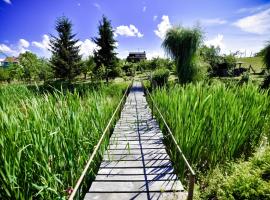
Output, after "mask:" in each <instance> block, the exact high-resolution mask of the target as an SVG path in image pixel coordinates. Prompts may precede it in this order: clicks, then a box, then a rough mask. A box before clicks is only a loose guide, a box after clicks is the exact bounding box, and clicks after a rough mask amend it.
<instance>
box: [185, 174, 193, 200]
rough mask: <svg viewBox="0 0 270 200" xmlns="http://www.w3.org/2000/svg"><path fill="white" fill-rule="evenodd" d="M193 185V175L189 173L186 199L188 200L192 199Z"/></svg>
mask: <svg viewBox="0 0 270 200" xmlns="http://www.w3.org/2000/svg"><path fill="white" fill-rule="evenodd" d="M194 184H195V175H194V174H192V173H191V174H190V175H189V184H188V197H187V199H188V200H192V199H193V191H194Z"/></svg>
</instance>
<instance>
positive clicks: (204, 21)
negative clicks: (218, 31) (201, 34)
mask: <svg viewBox="0 0 270 200" xmlns="http://www.w3.org/2000/svg"><path fill="white" fill-rule="evenodd" d="M200 21H201V23H202V24H203V25H208V26H213V25H222V24H226V23H227V21H226V20H224V19H220V18H213V19H202V20H200Z"/></svg>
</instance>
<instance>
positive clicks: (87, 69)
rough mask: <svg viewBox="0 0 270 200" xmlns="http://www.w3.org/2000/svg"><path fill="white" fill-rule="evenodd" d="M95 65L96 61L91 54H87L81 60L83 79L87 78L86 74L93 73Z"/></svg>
mask: <svg viewBox="0 0 270 200" xmlns="http://www.w3.org/2000/svg"><path fill="white" fill-rule="evenodd" d="M95 67H96V63H95V60H94V57H93V56H89V57H88V58H87V59H86V60H85V61H83V64H82V68H81V72H82V73H83V75H84V79H86V78H87V74H90V75H91V76H92V75H93V70H94V68H95Z"/></svg>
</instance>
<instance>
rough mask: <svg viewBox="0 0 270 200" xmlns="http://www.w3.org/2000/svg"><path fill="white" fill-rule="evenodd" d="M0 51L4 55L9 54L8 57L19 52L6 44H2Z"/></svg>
mask: <svg viewBox="0 0 270 200" xmlns="http://www.w3.org/2000/svg"><path fill="white" fill-rule="evenodd" d="M0 51H1V52H3V53H4V54H8V55H13V56H14V55H17V51H15V50H13V49H11V48H10V47H8V46H7V45H5V44H0Z"/></svg>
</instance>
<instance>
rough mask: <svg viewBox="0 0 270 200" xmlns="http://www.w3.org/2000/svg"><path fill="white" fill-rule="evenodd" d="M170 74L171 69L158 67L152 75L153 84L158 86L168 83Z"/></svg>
mask: <svg viewBox="0 0 270 200" xmlns="http://www.w3.org/2000/svg"><path fill="white" fill-rule="evenodd" d="M169 76H170V71H169V70H168V69H164V68H160V69H156V70H155V71H154V72H153V75H152V84H153V85H154V86H158V87H161V86H164V85H166V84H167V83H168V79H169Z"/></svg>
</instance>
